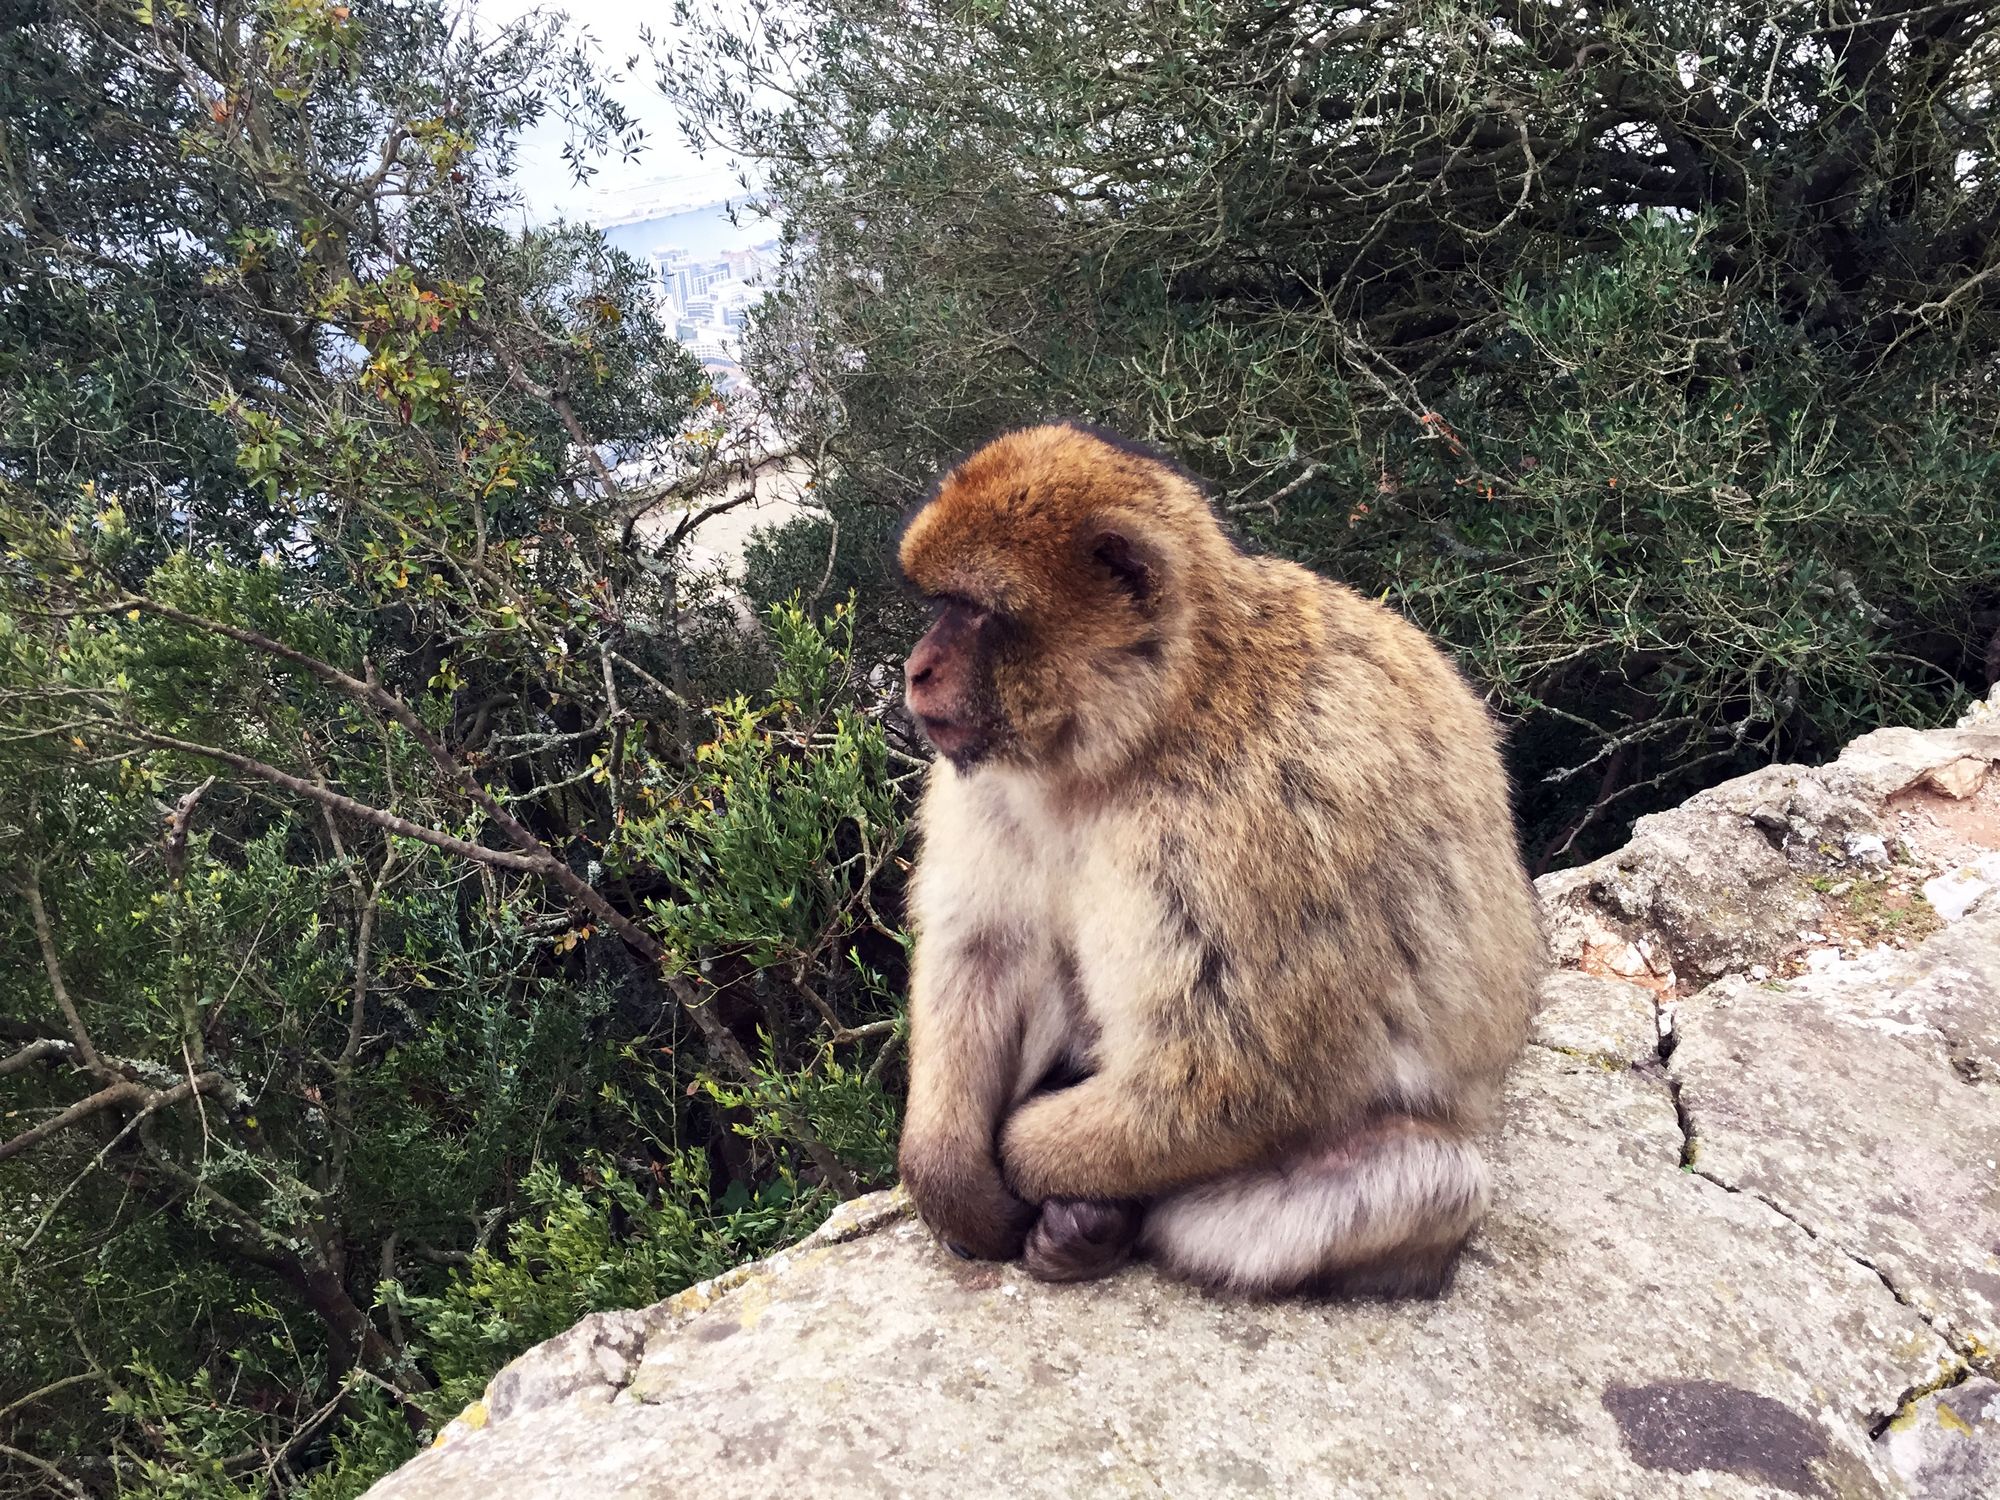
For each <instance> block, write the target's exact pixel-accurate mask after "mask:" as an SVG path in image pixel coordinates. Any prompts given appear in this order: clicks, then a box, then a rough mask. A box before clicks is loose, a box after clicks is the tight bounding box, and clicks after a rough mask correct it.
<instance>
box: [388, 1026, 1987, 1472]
mask: <svg viewBox="0 0 2000 1500" xmlns="http://www.w3.org/2000/svg"><path fill="white" fill-rule="evenodd" d="M1606 989H1607V991H1610V989H1611V987H1606ZM1608 998H1611V999H1613V1000H1616V1001H1621V1002H1622V1001H1623V1000H1624V999H1625V997H1621V996H1617V995H1616V994H1615V992H1614V993H1610V994H1609V995H1608ZM1627 1008H1628V1009H1629V1006H1628V1007H1627ZM1627 1034H1628V1035H1629V1036H1631V1037H1632V1038H1633V1039H1637V1038H1638V1037H1639V1035H1640V1033H1639V1032H1638V1031H1636V1030H1633V1031H1631V1032H1629V1033H1627ZM1591 1050H1592V1051H1593V1052H1594V1053H1595V1054H1596V1055H1594V1056H1590V1057H1575V1056H1571V1055H1569V1054H1567V1053H1560V1052H1554V1051H1551V1050H1548V1049H1547V1048H1544V1047H1537V1048H1531V1049H1530V1052H1529V1055H1528V1057H1527V1058H1526V1060H1525V1061H1524V1063H1523V1064H1522V1067H1521V1069H1520V1071H1519V1075H1518V1077H1517V1079H1516V1083H1515V1088H1514V1108H1513V1111H1512V1114H1511V1117H1510V1120H1509V1122H1508V1124H1507V1126H1506V1128H1505V1130H1504V1132H1503V1134H1502V1136H1501V1138H1500V1140H1499V1141H1498V1142H1497V1144H1496V1149H1495V1157H1496V1176H1497V1200H1498V1207H1497V1208H1496V1210H1495V1212H1494V1214H1493V1216H1492V1217H1491V1218H1490V1220H1489V1221H1488V1224H1487V1226H1486V1228H1485V1229H1484V1230H1483V1231H1482V1232H1481V1234H1480V1236H1479V1237H1478V1238H1477V1239H1476V1240H1475V1242H1474V1244H1473V1246H1472V1247H1471V1249H1470V1250H1469V1251H1468V1253H1467V1257H1466V1259H1465V1261H1464V1263H1463V1264H1462V1265H1461V1267H1460V1270H1459V1273H1458V1277H1457V1280H1456V1283H1455V1285H1454V1287H1453V1289H1452V1290H1451V1292H1450V1293H1449V1294H1448V1295H1447V1296H1446V1297H1445V1298H1444V1299H1442V1300H1441V1301H1438V1302H1435V1303H1428V1302H1426V1303H1404V1304H1382V1303H1352V1304H1329V1303H1323V1302H1315V1301H1308V1300H1296V1301H1290V1302H1283V1303H1276V1304H1256V1303H1245V1302H1234V1301H1224V1300H1218V1299H1216V1298H1214V1297H1210V1296H1206V1295H1204V1294H1201V1293H1199V1292H1194V1291H1191V1290H1188V1289H1186V1288H1183V1287H1180V1286H1176V1285H1172V1284H1169V1283H1167V1282H1164V1281H1162V1280H1160V1279H1159V1278H1158V1277H1156V1276H1155V1275H1153V1274H1152V1273H1151V1272H1150V1271H1148V1270H1145V1269H1138V1270H1134V1271H1131V1272H1129V1273H1126V1274H1124V1275H1121V1276H1118V1277H1115V1278H1113V1279H1111V1280H1108V1281H1105V1282H1100V1283H1095V1284H1090V1285H1084V1286H1077V1287H1057V1288H1052V1287H1046V1286H1041V1285H1038V1284H1037V1283H1035V1282H1033V1281H1031V1280H1029V1279H1028V1278H1027V1277H1026V1276H1025V1275H1024V1274H1023V1273H1022V1272H1021V1270H1020V1269H1019V1267H1017V1266H995V1265H985V1264H974V1263H969V1262H964V1261H960V1260H957V1259H955V1258H953V1257H952V1256H950V1255H949V1254H947V1253H945V1252H943V1251H942V1250H940V1249H939V1248H938V1247H937V1246H936V1245H935V1244H934V1243H933V1241H932V1240H931V1238H930V1236H929V1235H928V1234H927V1233H925V1232H924V1230H923V1229H922V1227H921V1226H919V1225H918V1224H916V1223H914V1222H913V1221H911V1220H910V1219H909V1218H908V1217H907V1216H906V1215H905V1213H904V1212H903V1209H902V1206H901V1203H900V1200H899V1199H896V1198H893V1197H890V1198H878V1199H876V1200H873V1201H872V1203H869V1204H868V1206H867V1207H865V1208H864V1210H863V1212H864V1214H867V1215H872V1216H873V1218H874V1219H875V1220H876V1227H874V1228H872V1229H869V1230H866V1231H865V1232H860V1233H858V1234H856V1235H854V1236H853V1237H852V1238H845V1237H836V1239H835V1241H834V1242H826V1241H819V1242H815V1243H809V1244H807V1245H804V1246H801V1247H799V1248H798V1249H795V1250H793V1251H789V1252H787V1253H786V1254H784V1255H782V1256H779V1257H776V1258H774V1259H773V1260H771V1261H767V1262H764V1263H762V1264H760V1265H758V1266H756V1267H752V1268H749V1269H748V1270H746V1271H745V1272H743V1273H740V1274H739V1273H732V1277H733V1279H732V1280H731V1281H730V1283H729V1285H728V1286H726V1287H725V1288H723V1289H722V1290H720V1291H717V1292H712V1293H711V1292H702V1293H701V1294H700V1295H697V1296H695V1297H692V1298H688V1297H684V1298H682V1299H676V1302H675V1303H668V1304H663V1305H662V1306H661V1307H660V1308H656V1309H653V1310H651V1311H650V1312H649V1313H647V1314H644V1315H642V1316H645V1317H647V1318H649V1319H651V1320H652V1324H653V1326H652V1330H651V1331H650V1332H649V1333H648V1335H647V1336H646V1338H645V1342H644V1351H643V1353H642V1355H641V1356H640V1358H639V1360H638V1363H637V1365H636V1367H635V1368H633V1369H632V1370H631V1374H630V1380H629V1383H628V1384H627V1385H626V1386H625V1387H624V1389H623V1390H621V1391H620V1392H619V1393H618V1394H617V1395H616V1397H615V1399H613V1400H610V1401H609V1402H606V1401H604V1400H601V1399H598V1398H597V1395H596V1392H595V1390H594V1389H593V1391H592V1392H591V1394H590V1395H589V1397H588V1398H587V1399H577V1397H576V1392H575V1390H574V1386H575V1377H574V1368H575V1362H574V1358H573V1354H572V1352H571V1351H569V1350H563V1351H560V1352H558V1353H557V1354H555V1355H553V1356H546V1357H545V1356H544V1353H543V1351H535V1352H534V1353H531V1354H530V1355H528V1356H525V1357H524V1359H523V1360H521V1361H519V1362H517V1363H516V1365H515V1366H514V1367H512V1369H511V1370H510V1371H509V1372H508V1374H507V1375H505V1376H503V1377H502V1380H503V1381H505V1382H506V1389H507V1391H508V1392H509V1402H510V1406H509V1411H508V1414H507V1416H506V1419H505V1420H499V1419H498V1418H497V1417H494V1416H493V1415H492V1414H490V1413H489V1414H486V1415H485V1418H484V1426H483V1428H479V1429H477V1430H475V1429H474V1428H473V1427H472V1426H471V1425H470V1424H469V1425H468V1427H467V1429H466V1430H464V1431H462V1432H460V1433H459V1434H456V1435H455V1436H454V1437H453V1439H452V1440H451V1441H450V1442H448V1443H447V1444H446V1445H445V1446H444V1447H442V1448H440V1449H438V1450H436V1451H434V1452H432V1453H430V1454H427V1455H425V1456H424V1457H422V1458H419V1459H417V1460H416V1461H415V1462H414V1463H412V1464H410V1465H409V1466H407V1467H406V1468H405V1469H403V1470H402V1471H401V1472H400V1473H398V1474H396V1475H394V1476H392V1477H391V1478H390V1479H388V1480H386V1481H384V1482H383V1484H382V1485H381V1486H379V1487H378V1488H377V1490H376V1491H374V1494H375V1495H376V1496H377V1500H419V1497H421V1500H458V1497H466V1500H471V1497H479V1500H490V1497H492V1496H496V1495H506V1496H521V1497H542V1496H547V1497H550V1500H553V1497H557V1496H571V1495H576V1496H583V1495H590V1496H607V1497H608V1496H670V1495H682V1494H687V1495H693V1494H697V1493H698V1494H701V1495H703V1496H714V1497H717V1500H725V1497H731V1496H745V1497H750V1496H758V1497H762V1496H769V1495H779V1494H782V1495H788V1496H790V1495H797V1496H864V1495H885V1494H886V1495H893V1494H908V1495H935V1494H952V1495H957V1496H967V1497H971V1496H988V1495H1003V1494H1004V1495H1017V1494H1018V1495H1046V1496H1065V1497H1066V1496H1074V1495H1098V1494H1119V1493H1126V1492H1131V1493H1139V1494H1168V1495H1196V1494H1199V1495H1254V1494H1277V1495H1329V1496H1345V1495H1353V1496H1375V1495H1405V1494H1412V1495H1414V1494H1432V1493H1435V1494H1444V1495H1457V1496H1483V1495H1491V1496H1496V1497H1497V1496H1509V1497H1512V1496H1535V1495H1545V1496H1551V1497H1554V1496H1563V1497H1572V1496H1627V1495H1629V1496H1641V1495H1646V1496H1652V1495H1666V1496H1672V1495H1696V1494H1701V1495H1713V1496H1745V1495H1761V1494H1770V1493H1780V1492H1789V1493H1799V1494H1827V1495H1889V1494H1895V1493H1898V1491H1897V1490H1896V1488H1895V1481H1894V1479H1893V1476H1892V1475H1891V1473H1890V1470H1889V1468H1888V1466H1887V1461H1886V1459H1885V1458H1884V1457H1883V1455H1882V1453H1881V1451H1880V1450H1878V1448H1877V1446H1876V1445H1875V1444H1874V1443H1873V1442H1872V1441H1871V1439H1870V1434H1871V1432H1872V1431H1873V1429H1874V1428H1875V1426H1877V1425H1878V1424H1879V1423H1880V1422H1882V1421H1883V1420H1885V1419H1886V1418H1888V1417H1889V1416H1890V1415H1891V1414H1892V1413H1894V1412H1895V1411H1896V1410H1897V1407H1898V1404H1899V1403H1900V1401H1901V1399H1902V1396H1903V1393H1904V1392H1906V1391H1908V1390H1910V1389H1911V1388H1913V1387H1915V1386H1918V1385H1922V1384H1925V1383H1927V1382H1930V1381H1933V1380H1935V1379H1936V1378H1937V1377H1938V1375H1939V1372H1940V1371H1941V1370H1944V1369H1946V1368H1948V1367H1949V1366H1950V1363H1951V1353H1950V1351H1949V1349H1948V1348H1947V1347H1946V1346H1945V1345H1944V1344H1943V1343H1942V1342H1941V1341H1940V1340H1939V1339H1938V1338H1937V1337H1936V1336H1935V1335H1934V1334H1933V1333H1932V1332H1931V1331H1930V1330H1929V1329H1927V1328H1926V1327H1925V1326H1924V1325H1923V1323H1922V1321H1921V1320H1920V1319H1919V1318H1918V1317H1917V1316H1916V1315H1915V1314H1914V1313H1912V1312H1911V1311H1910V1310H1909V1309H1907V1308H1904V1307H1902V1306H1900V1305H1898V1303H1897V1302H1896V1300H1895V1299H1894V1298H1893V1297H1892V1296H1890V1295H1889V1293H1888V1291H1887V1290H1886V1289H1885V1288H1884V1287H1883V1286H1882V1284H1881V1282H1880V1281H1879V1280H1878V1279H1877V1278H1876V1277H1875V1276H1874V1274H1873V1273H1871V1272H1870V1271H1868V1270H1867V1269H1866V1268H1865V1267H1862V1266H1860V1265H1858V1264H1857V1263H1856V1262H1855V1261H1853V1260H1852V1259H1851V1258H1849V1257H1848V1256H1845V1255H1843V1254H1840V1253H1839V1252H1838V1251H1836V1250H1835V1249H1833V1248H1832V1247H1831V1246H1829V1245H1825V1244H1820V1243H1815V1242H1814V1241H1813V1240H1811V1239H1810V1238H1809V1237H1808V1236H1806V1235H1805V1234H1804V1233H1803V1232H1802V1231H1801V1230H1800V1229H1799V1228H1798V1227H1797V1226H1796V1225H1794V1224H1792V1223H1790V1222H1789V1221H1787V1220H1786V1219H1785V1218H1784V1217H1782V1216H1781V1215H1779V1214H1778V1213H1776V1212H1774V1211H1772V1210H1771V1209H1770V1208H1768V1207H1767V1206H1765V1205H1764V1204H1762V1203H1759V1202H1757V1201H1756V1200H1755V1199H1753V1198H1751V1197H1748V1196H1745V1195H1741V1194H1733V1193H1728V1192H1725V1191H1722V1190H1721V1189H1719V1188H1717V1187H1716V1186H1714V1185H1713V1184H1711V1183H1708V1182H1705V1181H1702V1180H1701V1179H1699V1178H1697V1177H1694V1176H1692V1175H1690V1174H1687V1173H1684V1172H1682V1171H1681V1170H1680V1168H1679V1163H1680V1155H1681V1147H1682V1136H1681V1131H1680V1126H1679V1123H1678V1121H1677V1120H1676V1117H1675V1112H1674V1104H1673V1100H1672V1097H1671V1095H1670V1093H1669V1090H1668V1088H1667V1086H1666V1083H1665V1081H1664V1080H1663V1079H1662V1078H1660V1077H1658V1076H1656V1075H1654V1074H1650V1073H1648V1072H1646V1071H1644V1070H1641V1069H1634V1068H1630V1067H1626V1068H1621V1069H1616V1070H1613V1069H1609V1068H1606V1067H1605V1066H1603V1065H1602V1063H1601V1061H1600V1058H1601V1057H1602V1056H1605V1055H1609V1054H1608V1052H1606V1051H1605V1050H1604V1049H1591ZM619 1338H620V1343H621V1348H622V1347H624V1346H625V1330H624V1329H623V1326H622V1325H621V1329H620V1333H619ZM545 1358H546V1368H545V1367H544V1361H545ZM544 1380H546V1389H545V1391H544V1396H545V1399H544V1400H543V1401H542V1402H541V1404H539V1405H537V1404H531V1403H527V1402H524V1399H523V1396H524V1393H525V1392H527V1391H529V1390H531V1389H534V1388H535V1387H537V1386H539V1385H541V1384H542V1383H543V1382H544ZM499 1385H500V1382H496V1387H497V1386H499ZM1677 1424H1678V1425H1677Z"/></svg>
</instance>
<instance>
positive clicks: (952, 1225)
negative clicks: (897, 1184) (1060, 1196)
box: [899, 1134, 1035, 1260]
mask: <svg viewBox="0 0 2000 1500" xmlns="http://www.w3.org/2000/svg"><path fill="white" fill-rule="evenodd" d="M899 1165H900V1167H901V1170H902V1174H903V1186H904V1187H905V1188H907V1189H908V1190H909V1194H910V1199H911V1201H912V1202H914V1203H915V1204H916V1205H917V1213H918V1214H919V1215H920V1216H921V1217H922V1219H923V1221H924V1222H925V1223H926V1224H928V1225H929V1226H930V1227H931V1229H932V1230H933V1231H934V1232H935V1233H936V1234H937V1236H938V1238H939V1239H941V1240H943V1241H944V1242H945V1245H946V1246H947V1247H948V1248H949V1249H950V1250H952V1251H953V1252H954V1253H956V1254H958V1255H961V1256H964V1257H965V1258H966V1259H968V1260H1012V1259H1014V1257H1015V1256H1017V1255H1019V1254H1020V1253H1021V1246H1022V1244H1023V1243H1024V1242H1025V1241H1026V1240H1027V1237H1028V1230H1029V1229H1030V1228H1031V1227H1032V1226H1033V1224H1034V1222H1035V1206H1034V1205H1033V1204H1032V1203H1024V1202H1022V1201H1021V1200H1020V1199H1019V1198H1016V1197H1015V1196H1014V1195H1013V1194H1012V1193H1010V1192H1008V1191H1007V1184H1006V1183H1004V1182H1003V1181H1001V1180H1000V1165H999V1163H998V1162H996V1161H994V1160H993V1158H992V1154H991V1153H990V1152H985V1151H979V1150H976V1149H964V1148H958V1149H954V1148H952V1147H950V1146H948V1145H946V1144H945V1143H943V1142H924V1141H913V1140H911V1139H910V1138H909V1136H908V1135H907V1134H906V1135H905V1136H904V1138H903V1149H902V1152H901V1155H900V1162H899Z"/></svg>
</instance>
